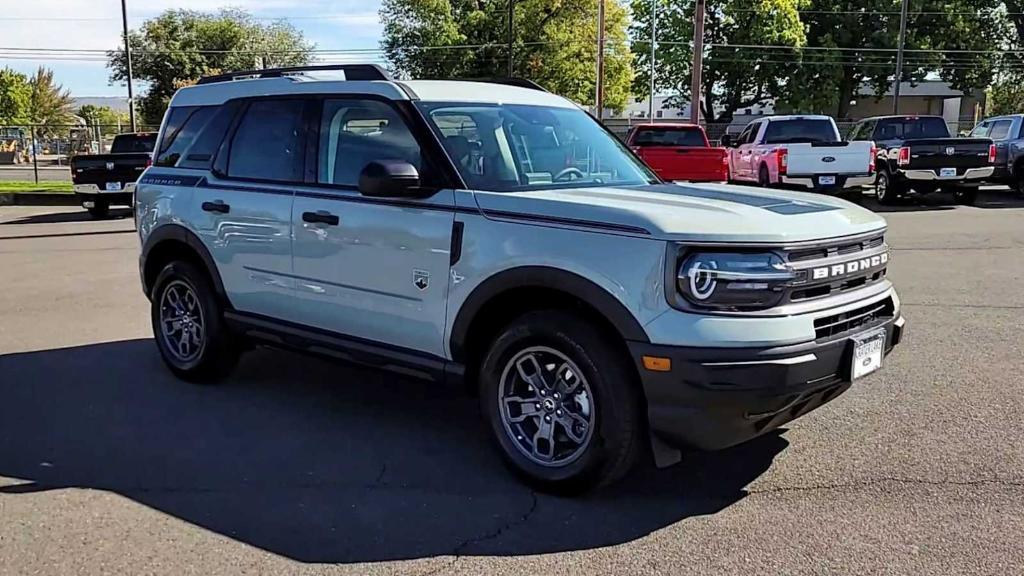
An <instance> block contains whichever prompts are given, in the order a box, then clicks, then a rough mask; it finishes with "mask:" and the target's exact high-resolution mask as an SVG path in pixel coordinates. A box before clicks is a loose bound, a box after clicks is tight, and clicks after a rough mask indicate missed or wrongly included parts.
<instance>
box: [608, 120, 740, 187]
mask: <svg viewBox="0 0 1024 576" xmlns="http://www.w3.org/2000/svg"><path fill="white" fill-rule="evenodd" d="M626 144H627V145H628V146H629V147H630V148H632V150H633V151H634V152H636V154H637V156H639V157H640V159H641V160H643V161H644V162H645V163H646V164H647V165H648V166H650V167H651V169H652V170H654V171H655V172H656V173H657V174H658V176H660V177H661V178H662V179H663V180H670V181H672V180H678V181H688V182H725V181H726V180H728V179H729V172H728V164H727V163H726V150H725V148H712V147H711V145H710V143H709V142H708V138H707V135H706V134H705V133H704V129H703V128H701V127H700V126H695V125H693V124H640V125H638V126H635V127H634V128H633V129H632V130H630V132H629V135H628V136H627V137H626Z"/></svg>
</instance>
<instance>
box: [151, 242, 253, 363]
mask: <svg viewBox="0 0 1024 576" xmlns="http://www.w3.org/2000/svg"><path fill="white" fill-rule="evenodd" d="M172 292H173V294H172ZM189 293H191V296H189ZM150 302H151V305H150V319H151V321H152V323H153V338H154V339H155V340H156V345H157V349H158V350H159V351H160V357H161V358H163V361H164V363H165V364H167V367H168V368H170V370H171V372H173V373H174V374H175V376H177V377H178V378H181V379H182V380H186V381H189V382H196V383H212V382H216V381H217V380H220V379H222V378H224V377H225V376H227V375H228V374H229V373H230V372H231V370H232V369H233V368H234V366H235V364H236V363H237V362H238V356H239V347H238V346H237V345H236V344H235V343H234V342H233V339H232V335H231V334H230V333H229V332H228V330H227V326H226V325H225V324H224V318H223V314H224V311H223V308H222V306H221V305H220V303H219V302H218V300H217V295H216V293H215V292H214V290H213V286H212V285H211V283H210V280H209V278H208V277H207V275H206V273H205V272H203V271H201V270H200V269H199V268H197V267H196V266H195V265H194V264H192V263H190V262H185V261H181V260H179V261H175V262H171V263H170V264H168V265H167V266H165V267H164V269H163V270H161V271H160V274H158V275H157V278H156V281H155V282H154V283H153V293H152V294H151V296H150ZM175 302H178V303H180V304H179V305H178V306H177V307H175V305H174V303H175ZM182 312H184V313H185V314H184V319H182V318H183V316H182V314H181V313H182ZM175 318H178V320H175ZM165 325H166V326H167V330H168V332H165V331H164V330H165V328H164V326H165ZM175 327H176V328H177V329H176V330H175ZM197 333H200V334H201V336H200V337H198V338H197V337H196V334H197ZM188 336H191V337H190V338H189V337H188ZM183 342H184V343H183Z"/></svg>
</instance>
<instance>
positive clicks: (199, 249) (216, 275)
mask: <svg viewBox="0 0 1024 576" xmlns="http://www.w3.org/2000/svg"><path fill="white" fill-rule="evenodd" d="M167 241H171V242H177V243H181V244H185V245H187V246H188V247H189V248H191V249H192V251H193V252H195V254H196V255H197V256H199V259H200V260H201V261H202V263H203V266H204V267H205V268H206V272H207V274H209V275H210V280H211V281H212V282H213V289H214V290H215V291H216V292H217V296H219V297H220V298H222V299H223V300H224V301H225V302H227V293H226V292H225V291H224V282H223V281H221V278H220V271H219V270H218V269H217V265H216V263H215V262H214V260H213V256H211V255H210V251H209V250H208V249H207V248H206V245H205V244H203V241H202V240H200V239H199V236H196V234H195V233H194V232H192V231H191V230H189V229H188V228H185V227H184V226H182V225H180V224H164V225H163V226H160V227H158V228H156V229H154V230H153V231H152V232H150V234H149V236H148V237H147V238H146V242H145V244H143V246H142V253H141V256H140V257H139V268H140V270H141V272H142V289H143V290H144V291H145V293H146V295H147V296H148V295H149V293H150V291H151V290H152V288H153V287H152V286H149V285H147V283H146V260H147V259H148V257H149V255H150V253H151V252H152V251H153V249H154V248H156V247H157V246H159V245H160V244H162V243H164V242H167Z"/></svg>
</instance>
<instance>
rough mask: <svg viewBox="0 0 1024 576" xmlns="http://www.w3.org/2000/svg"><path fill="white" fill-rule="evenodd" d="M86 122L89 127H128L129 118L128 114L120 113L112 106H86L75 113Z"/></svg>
mask: <svg viewBox="0 0 1024 576" xmlns="http://www.w3.org/2000/svg"><path fill="white" fill-rule="evenodd" d="M75 114H76V115H77V116H78V117H80V118H82V119H83V120H85V124H86V125H87V126H102V127H108V126H128V124H129V117H128V114H127V113H126V112H118V111H117V110H114V109H113V108H111V107H110V106H96V105H94V104H85V105H83V106H82V107H80V108H79V109H78V111H77V112H76V113H75Z"/></svg>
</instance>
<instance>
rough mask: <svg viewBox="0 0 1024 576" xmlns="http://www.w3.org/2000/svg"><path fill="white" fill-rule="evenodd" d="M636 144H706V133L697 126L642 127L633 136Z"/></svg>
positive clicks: (702, 145) (696, 145)
mask: <svg viewBox="0 0 1024 576" xmlns="http://www.w3.org/2000/svg"><path fill="white" fill-rule="evenodd" d="M633 145H634V146H640V147H644V146H695V147H699V148H703V147H704V146H706V145H707V144H706V142H705V141H704V135H703V134H702V133H701V131H700V130H699V129H697V128H680V127H660V126H658V127H650V128H640V129H638V130H637V131H636V135H635V136H634V137H633Z"/></svg>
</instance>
